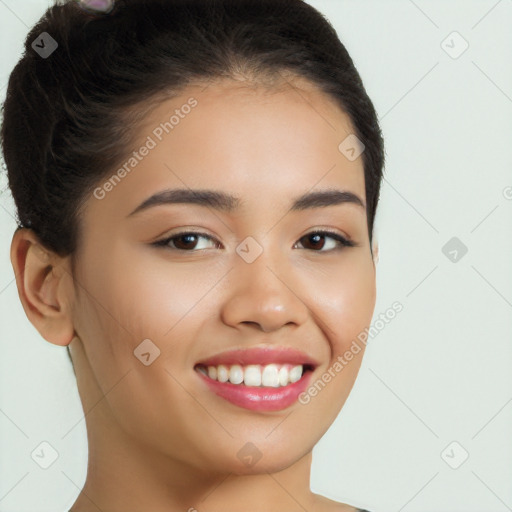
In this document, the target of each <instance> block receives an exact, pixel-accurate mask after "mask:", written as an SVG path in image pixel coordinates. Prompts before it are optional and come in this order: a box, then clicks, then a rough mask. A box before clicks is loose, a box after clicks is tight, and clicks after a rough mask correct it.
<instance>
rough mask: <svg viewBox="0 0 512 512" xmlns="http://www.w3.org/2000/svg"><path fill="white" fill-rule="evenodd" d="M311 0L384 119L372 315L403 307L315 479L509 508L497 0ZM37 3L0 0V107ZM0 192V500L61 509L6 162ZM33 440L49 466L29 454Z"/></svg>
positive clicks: (44, 361)
mask: <svg viewBox="0 0 512 512" xmlns="http://www.w3.org/2000/svg"><path fill="white" fill-rule="evenodd" d="M310 3H311V4H312V5H314V6H315V7H317V8H318V9H319V10H320V11H321V12H323V13H324V14H325V15H326V16H327V18H328V19H329V20H330V21H331V23H332V24H333V25H334V27H335V28H336V30H337V31H338V34H339V36H340V38H341V40H342V42H343V43H344V44H345V45H346V47H347V49H348V51H349V53H350V54H351V56H352V57H353V59H354V62H355V64H356V67H357V68H358V70H359V72H360V74H361V76H362V78H363V81H364V84H365V87H366V89H367V92H368V94H369V96H370V97H371V99H372V100H373V102H374V104H375V107H376V109H377V111H378V114H379V117H380V120H381V125H382V129H383V132H384V137H385V141H386V154H387V163H386V170H385V179H384V182H383V185H382V193H381V203H380V206H379V211H378V216H377V226H376V236H377V239H378V240H379V243H380V261H379V263H378V273H377V280H378V282H377V286H378V298H377V305H376V308H375V315H374V319H377V318H378V316H379V314H380V313H383V312H385V311H386V310H388V309H389V308H390V306H391V304H393V303H394V302H395V301H399V302H400V303H401V304H402V305H403V310H402V311H401V312H400V313H399V314H397V315H396V317H395V318H394V319H393V320H392V321H390V322H389V323H388V324H386V325H385V327H384V328H381V329H380V330H379V332H378V334H377V335H376V336H374V337H373V338H372V339H371V341H370V343H369V344H368V348H367V353H366V355H365V359H364V362H363V366H362V368H361V371H360V374H359V377H358V380H357V382H356V385H355V387H354V389H353V392H352V394H351V396H350V398H349V400H348V401H347V403H346V405H345V407H344V408H343V410H342V412H341V414H340V415H339V417H338V419H337V420H336V422H335V423H334V424H333V426H332V427H331V428H330V429H329V431H328V432H327V434H326V435H325V436H324V437H323V438H322V440H321V442H320V443H319V444H318V445H317V447H316V448H315V450H314V457H313V467H312V477H311V485H312V488H313V490H314V491H315V492H317V493H321V494H324V495H326V496H328V497H330V498H332V499H336V500H338V501H344V502H347V503H351V504H354V505H359V506H364V507H366V508H368V509H369V510H371V511H372V512H388V511H389V512H391V511H393V512H401V511H405V512H413V511H430V512H434V511H453V512H455V511H465V512H470V511H475V512H477V511H478V512H481V511H483V510H486V511H489V512H491V511H496V512H500V511H505V510H512V484H511V482H512V443H511V442H510V439H511V437H510V435H511V431H512V371H511V362H512V144H511V142H512V67H511V65H510V63H511V62H512V31H511V30H510V28H511V27H512V0H501V1H496V0H485V1H484V0H481V1H474V0H473V1H469V0H459V1H453V0H452V1H450V0H442V1H427V0H416V1H412V0H379V1H370V0H358V1H356V0H310ZM47 5H48V0H0V20H1V21H0V38H1V48H2V50H1V57H0V58H1V61H0V95H1V98H2V101H3V99H4V96H5V90H6V84H7V80H8V76H9V73H10V71H11V70H12V68H13V66H14V65H15V63H16V62H17V60H18V59H19V57H20V55H21V51H22V42H23V40H24V38H25V36H26V34H27V32H28V30H29V28H30V27H31V26H32V25H33V24H34V23H35V21H36V20H37V19H39V17H40V16H41V15H42V13H43V12H44V10H45V8H46V7H47ZM4 167H5V166H4ZM0 189H1V191H2V192H1V196H0V229H1V234H2V236H1V239H0V276H1V277H0V315H1V322H0V383H1V388H0V391H1V392H0V511H1V512H22V511H30V512H34V511H37V512H39V511H41V512H42V511H67V510H68V508H69V506H71V504H72V503H73V501H74V500H75V498H76V496H77V495H78V493H79V490H80V488H81V486H82V484H83V482H84V480H85V475H86V464H87V440H86V431H85V422H84V421H83V412H82V408H81V404H80V401H79V397H78V393H77V389H76V382H75V378H74V375H73V372H72V369H71V365H70V363H69V361H68V359H67V354H66V353H65V349H63V348H61V347H56V346H53V345H51V344H49V343H47V342H45V341H44V340H43V339H42V338H41V337H40V336H39V334H38V333H37V331H36V330H35V329H34V328H33V327H32V325H31V324H30V323H29V321H28V320H27V318H26V316H25V314H24V312H23V309H22V306H21V303H20V301H19V298H18V294H17V290H16V286H15V282H14V274H13V271H12V267H11V264H10V261H9V248H10V241H11V237H12V233H13V231H14V229H15V226H16V223H15V217H14V216H15V212H14V206H13V202H12V198H11V196H10V194H9V191H8V188H7V180H6V176H5V172H2V175H1V183H0ZM43 442H47V443H49V444H50V445H51V446H52V447H53V448H54V450H55V451H56V452H57V454H58V458H57V460H56V461H55V462H54V463H53V464H52V465H51V466H50V467H49V468H48V469H43V468H42V467H40V465H39V464H37V463H36V461H35V458H32V455H31V454H32V453H33V452H34V450H36V452H37V449H39V450H40V449H41V446H43V448H44V447H45V446H46V445H41V443H43ZM310 512H312V511H310Z"/></svg>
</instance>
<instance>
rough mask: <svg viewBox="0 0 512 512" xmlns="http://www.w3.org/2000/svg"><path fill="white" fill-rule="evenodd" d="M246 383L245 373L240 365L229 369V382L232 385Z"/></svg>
mask: <svg viewBox="0 0 512 512" xmlns="http://www.w3.org/2000/svg"><path fill="white" fill-rule="evenodd" d="M243 381H244V371H243V370H242V367H241V366H240V365H239V364H234V365H233V366H232V367H231V368H230V369H229V382H231V384H241V383H242V382H243Z"/></svg>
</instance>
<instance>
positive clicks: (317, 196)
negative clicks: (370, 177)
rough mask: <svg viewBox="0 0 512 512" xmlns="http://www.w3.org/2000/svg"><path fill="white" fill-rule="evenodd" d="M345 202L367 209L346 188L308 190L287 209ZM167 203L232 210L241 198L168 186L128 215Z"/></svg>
mask: <svg viewBox="0 0 512 512" xmlns="http://www.w3.org/2000/svg"><path fill="white" fill-rule="evenodd" d="M345 203H349V204H355V205H357V206H359V207H361V208H363V209H366V205H365V204H364V202H363V200H362V199H361V198H360V197H359V196H358V195H356V194H354V193H353V192H349V191H347V190H338V189H327V190H320V191H315V192H307V193H305V194H303V195H301V196H299V197H297V198H295V199H294V200H293V202H292V205H291V208H290V209H291V211H302V210H308V209H312V208H325V207H327V206H337V205H341V204H345ZM167 204H197V205H199V206H206V207H210V208H213V209H215V210H219V211H222V212H227V213H232V212H234V211H235V210H237V209H239V208H240V205H241V201H240V198H238V197H235V196H233V195H230V194H227V193H225V192H218V191H216V190H205V189H195V190H192V189H168V190H163V191H161V192H157V193H156V194H153V195H152V196H151V197H149V198H148V199H146V200H145V201H143V202H142V203H141V204H140V205H139V206H137V208H135V210H133V211H132V212H131V213H130V214H129V215H128V217H131V216H132V215H135V214H136V213H139V212H142V211H144V210H147V209H148V208H152V207H154V206H162V205H167Z"/></svg>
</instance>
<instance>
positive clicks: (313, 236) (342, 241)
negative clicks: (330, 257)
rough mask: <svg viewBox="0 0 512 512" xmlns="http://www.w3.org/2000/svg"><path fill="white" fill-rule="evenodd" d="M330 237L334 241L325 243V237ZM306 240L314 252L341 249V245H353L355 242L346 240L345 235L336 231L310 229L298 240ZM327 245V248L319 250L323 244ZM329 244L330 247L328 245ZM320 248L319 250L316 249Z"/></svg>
mask: <svg viewBox="0 0 512 512" xmlns="http://www.w3.org/2000/svg"><path fill="white" fill-rule="evenodd" d="M326 238H330V239H331V240H334V243H333V242H331V243H330V244H326V243H325V239H326ZM301 240H306V245H308V244H309V245H312V246H313V249H312V250H314V251H315V252H330V251H333V250H340V249H343V247H354V246H355V245H356V244H355V243H354V242H352V240H347V239H346V238H345V237H343V236H341V235H339V234H338V233H334V232H332V231H325V230H324V231H312V232H311V233H308V234H307V235H304V236H303V237H302V238H301V239H300V240H299V242H300V241H301ZM326 245H327V246H328V249H327V250H324V251H323V250H321V249H323V248H324V247H325V246H326ZM329 246H330V247H329ZM306 249H309V247H306ZM316 249H320V250H316Z"/></svg>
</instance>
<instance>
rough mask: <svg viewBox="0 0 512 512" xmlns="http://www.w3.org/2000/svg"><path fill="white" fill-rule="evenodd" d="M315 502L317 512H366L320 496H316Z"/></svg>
mask: <svg viewBox="0 0 512 512" xmlns="http://www.w3.org/2000/svg"><path fill="white" fill-rule="evenodd" d="M315 500H316V503H317V506H316V508H315V512H364V511H362V510H361V509H359V508H356V507H353V506H351V505H346V504H345V503H339V502H338V501H333V500H330V499H329V498H326V497H325V496H320V495H319V494H315Z"/></svg>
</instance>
